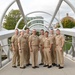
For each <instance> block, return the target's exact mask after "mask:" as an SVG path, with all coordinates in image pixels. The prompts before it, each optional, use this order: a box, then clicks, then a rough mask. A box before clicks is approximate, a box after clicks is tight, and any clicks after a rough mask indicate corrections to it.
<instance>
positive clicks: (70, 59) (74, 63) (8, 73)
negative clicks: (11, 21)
mask: <svg viewBox="0 0 75 75" xmlns="http://www.w3.org/2000/svg"><path fill="white" fill-rule="evenodd" d="M21 1H22V0H12V1H11V2H10V3H9V4H8V6H7V7H6V8H5V10H4V12H3V13H1V16H0V75H37V74H38V75H75V29H69V28H63V25H62V24H61V21H60V18H57V17H56V16H57V13H58V11H59V8H60V6H61V4H62V2H65V3H67V4H68V5H69V6H70V8H71V9H72V10H73V12H74V14H75V6H74V5H73V4H72V3H71V2H70V1H69V0H58V4H57V6H56V8H55V11H54V12H53V14H50V13H48V12H45V11H33V12H30V13H27V14H25V12H24V11H23V9H24V8H25V7H24V8H23V7H22V4H21V3H22V2H21ZM7 3H8V2H7ZM14 3H17V6H18V8H19V10H20V11H21V14H22V17H21V18H20V19H19V21H18V22H17V23H16V26H15V29H16V28H18V26H19V24H20V22H21V21H22V19H24V22H25V26H24V27H23V30H24V29H25V28H26V27H29V28H30V30H32V29H34V28H36V29H37V30H38V31H39V30H40V29H44V30H48V31H49V29H50V28H54V26H53V21H54V20H56V21H57V22H58V23H59V25H60V28H59V29H60V31H61V34H63V35H70V36H72V39H71V42H70V41H67V40H66V41H65V43H66V44H65V45H64V64H65V66H64V68H63V69H61V70H60V69H58V67H56V66H53V67H52V68H51V69H48V68H44V67H43V66H39V68H37V69H32V67H31V66H29V67H26V68H25V69H20V68H19V67H17V68H12V65H11V59H12V51H11V44H10V43H8V38H9V37H11V36H12V35H13V34H14V31H15V30H6V29H4V28H3V20H4V17H5V15H6V13H7V11H8V9H9V8H10V7H11V6H12V5H13V4H14ZM35 13H43V14H46V15H47V16H50V17H51V20H50V22H49V21H47V20H45V19H33V20H30V21H29V22H27V19H26V17H27V16H29V15H30V14H35ZM59 15H60V14H58V16H59ZM36 20H39V21H44V23H43V24H42V23H35V22H34V24H32V25H31V26H28V24H30V23H31V22H33V21H36ZM19 30H21V29H19ZM55 30H56V29H55V28H54V31H55ZM3 51H4V52H5V55H6V56H7V58H6V59H5V60H2V53H3ZM39 63H40V53H39Z"/></svg>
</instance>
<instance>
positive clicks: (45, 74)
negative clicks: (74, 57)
mask: <svg viewBox="0 0 75 75" xmlns="http://www.w3.org/2000/svg"><path fill="white" fill-rule="evenodd" d="M0 75H75V62H73V61H71V60H69V59H67V58H65V68H64V69H58V68H57V67H52V68H51V69H48V68H46V67H45V68H44V67H43V66H40V67H39V68H37V69H32V68H31V66H29V67H27V68H26V69H20V68H19V67H17V68H12V67H11V63H9V64H8V65H7V66H5V67H4V68H3V69H0Z"/></svg>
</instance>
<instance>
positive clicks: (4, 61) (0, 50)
mask: <svg viewBox="0 0 75 75" xmlns="http://www.w3.org/2000/svg"><path fill="white" fill-rule="evenodd" d="M6 46H8V48H9V50H8V52H7V55H5V56H6V59H2V56H3V55H2V54H3V53H4V52H3V47H6ZM10 52H11V44H8V45H3V46H1V45H0V68H1V67H3V66H4V65H5V64H7V63H8V62H10V61H11V56H10Z"/></svg>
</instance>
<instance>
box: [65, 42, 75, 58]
mask: <svg viewBox="0 0 75 75" xmlns="http://www.w3.org/2000/svg"><path fill="white" fill-rule="evenodd" d="M66 42H68V43H69V44H71V48H72V52H71V53H72V54H71V55H72V57H75V50H74V46H73V44H75V42H70V41H65V43H66ZM65 50H66V54H68V51H69V50H67V49H66V44H65Z"/></svg>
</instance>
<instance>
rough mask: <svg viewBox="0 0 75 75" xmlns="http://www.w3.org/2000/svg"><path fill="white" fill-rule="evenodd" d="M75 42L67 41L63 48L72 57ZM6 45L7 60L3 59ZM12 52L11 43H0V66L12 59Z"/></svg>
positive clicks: (74, 55) (74, 53)
mask: <svg viewBox="0 0 75 75" xmlns="http://www.w3.org/2000/svg"><path fill="white" fill-rule="evenodd" d="M74 44H75V42H74V43H73V42H70V41H65V45H64V49H63V50H64V52H65V53H66V54H69V55H71V56H72V57H75V50H74ZM6 46H8V52H7V55H6V56H7V58H6V59H5V60H2V52H3V47H6ZM10 52H11V44H8V45H3V46H1V45H0V68H1V67H3V66H4V65H5V64H7V63H8V62H10V61H11V57H10ZM4 61H5V62H4Z"/></svg>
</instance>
